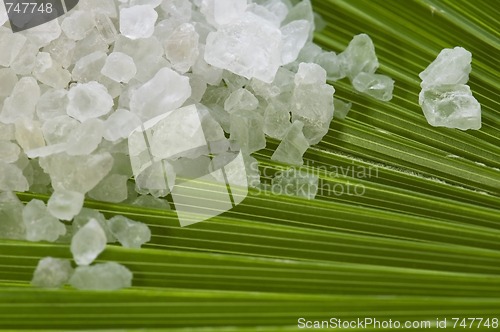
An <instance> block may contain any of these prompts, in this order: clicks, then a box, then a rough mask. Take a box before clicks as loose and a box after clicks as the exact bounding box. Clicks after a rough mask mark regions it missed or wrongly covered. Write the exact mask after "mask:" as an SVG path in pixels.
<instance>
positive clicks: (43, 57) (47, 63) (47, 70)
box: [33, 52, 71, 89]
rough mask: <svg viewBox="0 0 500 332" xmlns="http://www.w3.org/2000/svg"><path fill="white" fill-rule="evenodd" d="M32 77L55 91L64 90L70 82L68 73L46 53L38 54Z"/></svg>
mask: <svg viewBox="0 0 500 332" xmlns="http://www.w3.org/2000/svg"><path fill="white" fill-rule="evenodd" d="M33 76H34V77H35V78H36V79H37V80H39V81H40V82H42V83H43V84H46V85H48V86H50V87H53V88H56V89H63V88H66V87H67V86H68V83H69V82H70V81H71V74H70V72H69V71H67V70H66V69H64V68H62V66H61V65H60V64H59V63H56V62H54V61H53V60H52V57H51V56H50V54H49V53H46V52H40V53H38V55H37V57H36V61H35V68H34V69H33Z"/></svg>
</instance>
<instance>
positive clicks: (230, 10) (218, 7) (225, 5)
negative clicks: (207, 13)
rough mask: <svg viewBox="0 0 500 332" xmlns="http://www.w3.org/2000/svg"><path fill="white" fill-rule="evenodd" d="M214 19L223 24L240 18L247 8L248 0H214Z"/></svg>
mask: <svg viewBox="0 0 500 332" xmlns="http://www.w3.org/2000/svg"><path fill="white" fill-rule="evenodd" d="M213 6H214V20H215V22H216V23H217V24H219V25H223V24H228V23H231V22H232V21H233V20H236V19H238V18H239V17H240V16H241V15H242V14H243V13H244V12H245V10H246V9H247V1H246V0H218V1H214V4H213Z"/></svg>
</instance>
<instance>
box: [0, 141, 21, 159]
mask: <svg viewBox="0 0 500 332" xmlns="http://www.w3.org/2000/svg"><path fill="white" fill-rule="evenodd" d="M20 154H21V149H20V148H19V146H18V145H17V144H16V143H12V142H9V141H2V140H0V161H3V162H5V163H13V162H15V161H16V160H17V159H19V156H20Z"/></svg>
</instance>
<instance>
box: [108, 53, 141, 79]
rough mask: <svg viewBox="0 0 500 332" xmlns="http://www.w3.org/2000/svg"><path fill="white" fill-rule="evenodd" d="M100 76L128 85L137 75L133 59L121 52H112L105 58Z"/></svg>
mask: <svg viewBox="0 0 500 332" xmlns="http://www.w3.org/2000/svg"><path fill="white" fill-rule="evenodd" d="M101 74H103V75H104V76H106V77H109V78H110V79H112V80H114V81H116V82H123V83H128V82H129V81H130V80H131V79H132V78H134V76H135V75H136V74H137V68H136V66H135V63H134V59H132V57H130V56H128V55H127V54H125V53H122V52H113V53H111V54H110V55H109V56H108V57H107V58H106V63H105V64H104V67H103V68H102V69H101Z"/></svg>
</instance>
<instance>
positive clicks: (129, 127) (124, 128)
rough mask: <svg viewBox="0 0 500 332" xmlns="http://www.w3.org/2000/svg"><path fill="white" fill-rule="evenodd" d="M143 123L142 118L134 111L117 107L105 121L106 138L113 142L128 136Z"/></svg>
mask: <svg viewBox="0 0 500 332" xmlns="http://www.w3.org/2000/svg"><path fill="white" fill-rule="evenodd" d="M141 124H142V122H141V120H140V119H139V117H138V116H137V115H135V114H134V113H132V112H130V111H127V110H125V109H117V110H116V111H115V112H113V113H112V114H111V115H110V116H109V117H108V118H107V119H106V121H105V122H104V138H105V139H107V140H108V141H111V142H114V141H117V140H119V139H121V138H127V137H128V136H129V135H130V133H132V131H134V129H136V128H137V127H139V126H140V125H141Z"/></svg>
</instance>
